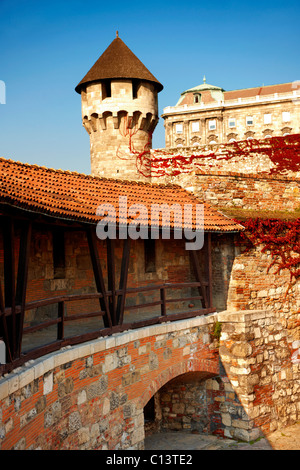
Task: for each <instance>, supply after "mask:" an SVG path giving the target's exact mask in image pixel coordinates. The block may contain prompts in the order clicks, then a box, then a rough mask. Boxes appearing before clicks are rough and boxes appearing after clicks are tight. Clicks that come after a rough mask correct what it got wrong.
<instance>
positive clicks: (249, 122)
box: [246, 116, 253, 126]
mask: <svg viewBox="0 0 300 470" xmlns="http://www.w3.org/2000/svg"><path fill="white" fill-rule="evenodd" d="M246 125H247V126H253V117H252V116H247V117H246Z"/></svg>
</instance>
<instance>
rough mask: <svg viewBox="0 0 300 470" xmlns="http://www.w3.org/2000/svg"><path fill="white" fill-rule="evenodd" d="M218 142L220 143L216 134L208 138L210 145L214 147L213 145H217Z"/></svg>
mask: <svg viewBox="0 0 300 470" xmlns="http://www.w3.org/2000/svg"><path fill="white" fill-rule="evenodd" d="M217 142H218V136H217V135H215V134H210V136H209V137H208V143H209V144H210V145H213V144H216V143H217Z"/></svg>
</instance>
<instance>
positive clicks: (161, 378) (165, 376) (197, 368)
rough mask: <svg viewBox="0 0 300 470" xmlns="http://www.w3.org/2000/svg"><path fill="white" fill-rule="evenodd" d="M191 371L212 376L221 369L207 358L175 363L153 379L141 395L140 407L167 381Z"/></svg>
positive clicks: (138, 404)
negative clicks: (213, 365)
mask: <svg viewBox="0 0 300 470" xmlns="http://www.w3.org/2000/svg"><path fill="white" fill-rule="evenodd" d="M190 372H198V373H209V374H211V375H212V376H213V375H215V376H216V375H218V373H219V371H218V370H217V369H216V368H215V367H212V364H211V363H210V361H207V360H202V359H197V360H196V359H193V360H187V361H185V362H180V363H178V364H174V365H172V366H170V367H169V368H167V369H165V370H163V371H162V372H161V373H160V374H158V375H157V376H156V378H155V379H153V380H152V382H151V384H150V385H149V386H148V387H147V388H146V390H145V391H144V393H143V394H142V395H141V396H140V397H139V400H138V403H137V406H138V407H139V408H144V406H145V405H146V404H147V403H148V401H149V400H150V398H151V397H152V396H153V395H154V394H155V393H156V392H157V391H158V390H159V389H161V388H162V387H163V386H164V385H165V384H166V383H167V382H170V381H171V380H173V379H175V378H176V377H178V376H180V375H183V374H187V373H190Z"/></svg>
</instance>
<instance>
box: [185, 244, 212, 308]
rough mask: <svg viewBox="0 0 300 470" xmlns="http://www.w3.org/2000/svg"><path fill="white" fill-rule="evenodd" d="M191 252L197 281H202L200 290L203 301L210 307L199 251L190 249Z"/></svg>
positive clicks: (205, 305) (205, 306) (206, 306)
mask: <svg viewBox="0 0 300 470" xmlns="http://www.w3.org/2000/svg"><path fill="white" fill-rule="evenodd" d="M189 252H190V256H191V261H192V265H193V268H194V272H195V277H196V281H197V282H199V283H200V289H199V290H200V294H201V295H202V297H203V301H202V303H203V304H204V305H203V307H204V308H208V300H207V296H206V289H205V286H204V283H203V280H202V275H201V268H200V263H199V258H198V251H197V250H189Z"/></svg>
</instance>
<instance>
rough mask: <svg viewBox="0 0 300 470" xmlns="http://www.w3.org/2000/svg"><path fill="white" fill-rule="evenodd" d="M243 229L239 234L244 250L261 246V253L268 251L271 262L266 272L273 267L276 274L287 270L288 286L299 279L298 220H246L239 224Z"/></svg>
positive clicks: (299, 220) (299, 232) (299, 227)
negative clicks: (288, 274) (288, 275)
mask: <svg viewBox="0 0 300 470" xmlns="http://www.w3.org/2000/svg"><path fill="white" fill-rule="evenodd" d="M239 223H240V224H242V225H243V226H244V228H245V230H244V231H243V232H241V234H240V237H241V242H242V244H243V245H244V246H245V250H248V249H249V248H251V247H253V246H262V252H267V251H269V252H270V254H271V257H272V261H271V263H270V265H269V267H268V271H269V270H270V269H271V268H272V266H274V267H275V268H276V271H275V272H276V273H278V272H280V271H281V270H283V269H288V270H289V273H290V284H292V283H294V282H296V281H297V280H298V279H299V277H300V218H298V219H296V220H278V219H261V218H256V219H248V220H246V221H244V222H239Z"/></svg>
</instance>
